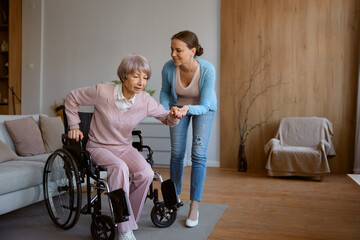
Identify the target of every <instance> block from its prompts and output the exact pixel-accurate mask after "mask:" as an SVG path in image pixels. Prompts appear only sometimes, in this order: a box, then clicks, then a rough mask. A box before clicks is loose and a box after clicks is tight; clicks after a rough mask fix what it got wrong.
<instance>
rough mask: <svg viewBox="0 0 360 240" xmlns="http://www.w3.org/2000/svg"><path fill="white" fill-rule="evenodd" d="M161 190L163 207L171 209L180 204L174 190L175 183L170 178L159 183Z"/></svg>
mask: <svg viewBox="0 0 360 240" xmlns="http://www.w3.org/2000/svg"><path fill="white" fill-rule="evenodd" d="M161 192H162V195H163V198H164V203H165V207H167V208H169V209H172V208H179V207H181V206H182V204H181V202H179V197H178V195H177V192H176V185H175V183H174V182H173V181H172V180H171V179H168V180H166V181H164V182H162V183H161Z"/></svg>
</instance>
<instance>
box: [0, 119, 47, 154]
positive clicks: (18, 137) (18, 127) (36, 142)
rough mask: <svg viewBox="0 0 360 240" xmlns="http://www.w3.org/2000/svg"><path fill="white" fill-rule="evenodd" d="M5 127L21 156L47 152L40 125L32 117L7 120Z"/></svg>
mask: <svg viewBox="0 0 360 240" xmlns="http://www.w3.org/2000/svg"><path fill="white" fill-rule="evenodd" d="M4 123H5V127H6V129H7V131H8V132H9V135H10V137H11V139H12V141H13V143H14V145H15V149H16V152H17V154H19V155H20V156H32V155H38V154H42V153H45V148H44V142H43V140H42V137H41V132H40V129H39V126H38V125H37V124H36V122H35V120H34V119H33V118H32V117H25V118H21V119H16V120H10V121H5V122H4Z"/></svg>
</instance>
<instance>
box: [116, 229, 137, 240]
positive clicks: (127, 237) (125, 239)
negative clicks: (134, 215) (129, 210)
mask: <svg viewBox="0 0 360 240" xmlns="http://www.w3.org/2000/svg"><path fill="white" fill-rule="evenodd" d="M117 239H118V240H136V238H135V236H134V233H133V231H132V230H129V231H127V232H124V233H118V238H117Z"/></svg>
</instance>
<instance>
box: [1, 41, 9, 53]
mask: <svg viewBox="0 0 360 240" xmlns="http://www.w3.org/2000/svg"><path fill="white" fill-rule="evenodd" d="M0 50H1V51H2V52H8V51H9V43H8V42H6V41H5V40H3V42H2V44H1V49H0Z"/></svg>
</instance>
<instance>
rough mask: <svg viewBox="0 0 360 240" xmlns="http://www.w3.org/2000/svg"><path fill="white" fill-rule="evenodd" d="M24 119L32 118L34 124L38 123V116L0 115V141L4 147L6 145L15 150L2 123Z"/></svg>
mask: <svg viewBox="0 0 360 240" xmlns="http://www.w3.org/2000/svg"><path fill="white" fill-rule="evenodd" d="M24 117H32V118H33V119H34V120H35V122H39V114H32V115H0V140H1V141H3V142H4V143H5V144H6V145H8V146H9V147H10V148H11V149H12V150H13V151H16V150H15V146H14V143H13V141H12V140H11V137H10V135H9V133H8V131H7V130H6V127H5V124H4V121H9V120H15V119H21V118H24Z"/></svg>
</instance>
